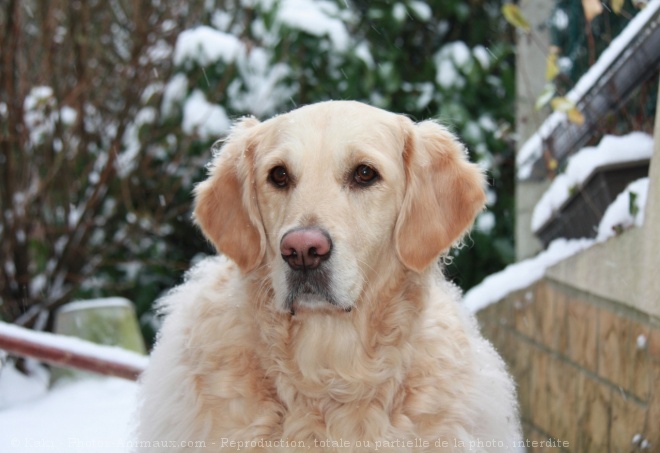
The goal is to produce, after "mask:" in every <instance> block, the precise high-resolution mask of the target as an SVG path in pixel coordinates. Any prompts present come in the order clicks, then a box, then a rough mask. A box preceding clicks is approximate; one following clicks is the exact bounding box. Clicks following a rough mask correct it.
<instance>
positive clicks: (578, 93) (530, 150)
mask: <svg viewBox="0 0 660 453" xmlns="http://www.w3.org/2000/svg"><path fill="white" fill-rule="evenodd" d="M658 10H660V0H651V1H649V2H648V4H647V5H646V7H645V8H644V9H643V10H642V11H640V12H639V13H638V14H637V15H636V16H635V17H634V18H633V19H632V20H631V21H630V23H629V24H628V26H627V27H626V28H625V29H623V30H622V31H621V33H619V35H618V36H617V37H616V38H615V39H614V40H612V42H611V43H610V45H609V46H608V48H607V49H605V50H604V51H603V53H602V54H601V56H600V57H599V58H598V61H596V63H595V64H594V65H593V66H591V68H589V70H588V71H587V72H586V73H585V74H584V75H583V76H582V77H581V78H580V80H579V81H578V82H577V83H576V84H575V87H574V88H573V89H572V90H571V91H570V92H569V93H568V94H567V95H566V98H567V99H569V100H570V101H572V102H573V103H575V104H577V102H578V101H579V100H580V99H582V97H583V96H584V95H585V94H586V93H587V92H588V91H589V90H590V89H591V87H593V86H594V84H595V83H596V82H597V81H598V79H600V78H601V77H602V76H603V74H604V73H605V72H606V71H607V69H608V68H609V67H610V66H611V65H612V64H613V63H614V62H615V61H616V60H617V59H618V58H620V57H621V55H623V54H624V53H625V52H626V51H627V49H628V48H629V45H630V43H631V42H632V40H633V39H634V38H635V36H637V34H638V33H639V31H640V30H641V29H642V28H643V27H644V26H645V25H646V24H647V23H648V22H649V21H650V20H651V18H652V17H653V16H654V15H655V14H656V12H658ZM565 121H567V118H566V114H565V113H561V112H554V113H552V114H551V115H550V116H549V117H548V118H547V119H546V120H545V121H544V122H543V124H542V125H541V127H540V128H539V129H538V131H537V132H536V133H535V134H534V135H532V136H531V137H530V138H529V139H528V140H527V141H526V142H525V143H524V144H523V145H522V147H521V148H520V151H519V152H518V155H517V157H516V162H517V166H518V178H519V179H526V178H528V177H529V176H530V175H531V172H532V167H533V165H534V162H536V161H537V160H538V159H539V158H540V157H541V154H542V152H543V149H542V145H543V140H545V139H546V138H547V137H548V136H549V135H550V134H551V133H552V131H553V130H554V129H555V128H556V127H557V125H558V124H560V123H563V122H565Z"/></svg>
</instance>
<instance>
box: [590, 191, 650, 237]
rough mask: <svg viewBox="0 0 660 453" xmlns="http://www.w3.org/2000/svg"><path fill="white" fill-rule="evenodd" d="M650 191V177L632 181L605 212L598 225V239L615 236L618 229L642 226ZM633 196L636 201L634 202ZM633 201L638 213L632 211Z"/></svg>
mask: <svg viewBox="0 0 660 453" xmlns="http://www.w3.org/2000/svg"><path fill="white" fill-rule="evenodd" d="M648 191H649V178H641V179H638V180H637V181H634V182H631V183H630V184H629V185H628V187H626V189H625V190H624V191H623V192H621V193H620V194H619V195H618V196H617V197H616V199H615V200H614V201H613V202H612V204H611V205H610V206H609V207H608V208H607V210H606V211H605V214H603V218H602V219H601V220H600V224H599V225H598V235H597V236H596V241H597V242H603V241H605V240H607V239H608V238H611V237H612V236H615V235H616V234H617V231H620V230H625V229H628V228H631V227H633V226H638V227H639V226H642V225H643V224H644V207H645V206H646V198H647V196H648ZM632 194H634V195H632ZM633 197H634V202H632V200H633ZM631 202H632V204H633V205H634V210H635V211H636V214H635V213H634V212H631Z"/></svg>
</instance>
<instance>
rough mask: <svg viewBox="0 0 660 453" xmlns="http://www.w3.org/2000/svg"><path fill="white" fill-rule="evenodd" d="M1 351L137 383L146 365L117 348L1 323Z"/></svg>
mask: <svg viewBox="0 0 660 453" xmlns="http://www.w3.org/2000/svg"><path fill="white" fill-rule="evenodd" d="M0 349H1V350H4V351H6V352H8V353H10V354H15V355H18V356H21V357H30V358H33V359H37V360H40V361H42V362H46V363H49V364H51V365H56V366H61V367H66V368H75V369H79V370H84V371H91V372H93V373H98V374H103V375H107V376H116V377H120V378H124V379H129V380H133V381H135V380H137V378H138V377H139V375H140V373H142V372H143V371H144V369H145V368H146V367H147V364H148V362H149V359H148V357H145V356H142V355H140V354H137V353H135V352H131V351H128V350H125V349H122V348H119V347H114V346H103V345H98V344H94V343H91V342H88V341H85V340H81V339H79V338H74V337H66V336H62V335H54V334H51V333H46V332H35V331H33V330H30V329H26V328H23V327H18V326H15V325H12V324H7V323H4V322H0Z"/></svg>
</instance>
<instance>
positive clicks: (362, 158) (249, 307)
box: [137, 101, 520, 453]
mask: <svg viewBox="0 0 660 453" xmlns="http://www.w3.org/2000/svg"><path fill="white" fill-rule="evenodd" d="M484 185H485V182H484V177H483V175H482V173H481V172H480V171H479V169H478V168H477V167H476V166H475V165H473V164H471V163H469V162H468V159H467V154H466V151H465V149H464V147H463V146H462V145H461V144H459V142H458V141H457V140H456V138H455V137H454V136H453V135H452V134H451V133H449V132H448V131H447V129H445V128H444V127H442V126H440V125H438V124H437V123H435V122H432V121H424V122H421V123H417V124H415V123H413V122H412V121H411V120H410V119H408V118H406V117H404V116H401V115H396V114H393V113H389V112H386V111H384V110H380V109H377V108H374V107H370V106H367V105H365V104H361V103H358V102H349V101H330V102H324V103H320V104H314V105H310V106H306V107H302V108H299V109H297V110H294V111H292V112H290V113H287V114H283V115H280V116H277V117H274V118H272V119H270V120H268V121H265V122H259V121H257V120H256V119H253V118H247V119H243V120H241V121H239V122H238V123H237V124H236V125H235V127H234V129H233V131H232V133H231V134H230V136H229V138H228V139H227V140H226V142H225V143H224V145H223V146H222V149H221V150H220V152H219V153H218V154H217V155H216V156H215V159H214V161H213V163H212V165H211V166H210V169H209V177H208V179H207V180H206V181H204V182H202V183H201V184H199V186H197V188H196V190H195V195H196V205H195V211H194V218H195V221H196V222H197V224H198V225H199V227H200V228H201V230H202V231H203V232H204V234H205V235H206V237H207V238H208V239H209V240H210V241H211V242H212V243H213V244H214V245H215V247H216V249H217V250H218V252H220V253H221V254H222V255H224V256H223V257H220V258H218V257H216V258H209V259H207V260H205V261H203V262H202V263H200V264H198V265H197V266H196V267H195V268H194V269H193V270H192V271H191V272H190V273H189V275H188V278H187V282H186V283H184V284H183V285H182V286H180V287H178V288H176V289H175V290H173V291H172V292H171V293H170V294H169V295H168V296H166V297H165V299H164V301H163V302H162V305H163V307H164V308H163V309H164V311H165V313H166V318H165V321H164V325H163V327H162V330H161V332H160V335H159V340H158V342H157V345H156V347H155V349H154V351H153V354H152V356H151V363H150V365H149V368H148V370H147V371H146V372H145V374H144V376H143V377H142V405H141V410H140V415H139V417H140V421H139V428H138V430H139V441H138V443H137V446H138V447H139V448H138V449H139V450H141V449H147V450H156V451H160V450H162V451H167V452H172V451H178V450H180V451H186V452H191V451H200V452H209V451H243V452H288V451H305V452H317V451H319V452H342V453H350V452H358V451H381V450H383V451H396V452H425V451H452V452H453V451H472V452H474V451H479V452H484V451H513V450H515V449H516V447H517V445H518V443H519V439H520V437H519V436H520V429H519V421H518V415H517V408H516V403H515V391H514V385H513V383H512V380H511V379H510V377H509V375H508V374H507V372H506V370H505V365H504V363H503V362H502V360H501V359H500V357H499V356H498V355H497V353H496V352H495V350H494V349H493V348H492V346H491V345H490V344H489V343H488V342H487V341H486V340H484V339H483V338H482V337H481V335H480V334H479V330H478V327H477V325H476V323H475V321H474V319H473V318H472V317H471V316H470V315H468V314H466V313H465V311H464V309H463V308H462V306H461V305H460V294H459V291H458V290H457V289H456V288H455V287H454V286H453V285H452V284H450V283H448V282H446V281H445V280H444V278H443V276H442V270H441V269H440V266H439V265H438V262H439V260H440V259H441V257H442V255H443V254H445V253H446V252H447V251H448V249H449V248H450V247H451V246H452V244H454V243H455V242H456V241H457V240H459V239H460V238H461V237H462V236H463V235H464V233H465V232H466V230H467V229H468V228H469V227H470V226H471V224H472V222H473V220H474V218H475V216H476V215H477V214H478V213H479V211H480V210H481V209H482V208H483V204H484Z"/></svg>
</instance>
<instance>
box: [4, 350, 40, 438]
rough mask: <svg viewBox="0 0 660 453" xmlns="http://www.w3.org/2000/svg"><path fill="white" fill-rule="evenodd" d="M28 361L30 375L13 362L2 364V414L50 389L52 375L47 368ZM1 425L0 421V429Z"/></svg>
mask: <svg viewBox="0 0 660 453" xmlns="http://www.w3.org/2000/svg"><path fill="white" fill-rule="evenodd" d="M28 363H29V364H30V366H29V368H30V371H31V373H32V374H31V376H29V377H28V376H26V375H24V374H23V373H20V372H19V371H18V370H16V368H14V366H13V364H12V363H11V362H9V363H5V364H4V365H1V366H0V414H2V410H4V409H5V408H8V407H10V406H15V405H17V404H20V403H24V402H27V401H32V400H35V399H37V398H40V397H42V396H43V395H45V394H46V392H47V391H48V382H49V379H50V375H49V373H48V371H47V370H46V368H44V367H43V366H41V365H38V364H36V363H35V362H32V361H26V364H28ZM1 426H2V423H1V422H0V429H1ZM1 437H2V436H0V438H1Z"/></svg>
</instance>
